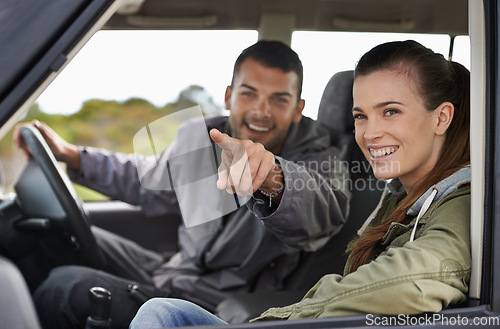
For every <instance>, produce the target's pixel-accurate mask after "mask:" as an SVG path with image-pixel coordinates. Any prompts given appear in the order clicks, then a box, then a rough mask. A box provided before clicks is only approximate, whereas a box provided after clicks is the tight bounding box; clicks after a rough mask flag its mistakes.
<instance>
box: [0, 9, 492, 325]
mask: <svg viewBox="0 0 500 329" xmlns="http://www.w3.org/2000/svg"><path fill="white" fill-rule="evenodd" d="M3 6H5V7H4V8H3V10H2V7H3ZM499 13H500V8H499V6H498V5H497V4H496V1H493V0H469V1H467V0H459V1H457V0H446V1H444V0H443V1H434V0H387V1H383V2H378V1H377V2H374V1H370V0H313V1H310V0H302V1H301V0H297V1H295V0H294V1H279V0H270V1H266V0H258V1H253V2H249V1H243V0H232V1H224V0H221V1H197V0H189V1H174V0H124V1H113V0H92V1H85V0H78V1H66V0H47V1H41V2H40V1H38V0H29V1H23V2H22V3H19V4H17V5H14V4H12V3H10V2H9V3H8V4H5V5H0V21H4V22H6V28H5V29H4V30H3V31H2V32H0V45H2V47H0V72H5V77H6V78H5V79H0V80H3V81H0V125H1V126H0V136H5V135H7V134H9V133H10V129H11V128H12V127H13V126H14V125H15V123H16V122H18V120H20V119H22V118H23V115H24V114H25V113H26V112H27V111H28V109H29V108H30V106H31V104H32V103H33V102H34V101H35V100H36V99H37V97H38V96H39V95H40V94H41V93H42V92H43V90H44V89H45V88H47V86H48V85H49V84H50V83H51V81H53V80H54V79H55V78H56V77H57V75H58V74H59V73H60V72H61V71H62V70H63V69H64V68H65V67H66V65H67V64H68V62H69V61H71V60H72V59H73V58H74V57H75V56H76V54H77V53H78V51H79V50H80V49H81V48H82V47H84V45H85V44H86V43H87V42H88V40H89V39H90V38H91V37H92V35H94V34H95V33H96V32H97V31H99V30H155V29H157V30H238V29H241V30H245V29H252V30H257V31H258V33H259V39H279V40H283V41H285V42H286V43H288V44H289V43H290V40H291V35H292V33H293V32H294V31H296V30H298V31H323V32H327V31H352V32H360V33H369V32H398V33H422V34H445V35H449V36H450V47H449V49H450V50H449V56H450V57H451V56H452V54H453V44H454V40H455V37H457V36H464V35H465V36H469V37H470V39H471V51H470V52H471V54H472V58H471V103H472V104H473V106H472V108H473V110H474V111H476V108H477V109H478V110H477V113H476V114H475V115H472V116H471V145H472V147H471V158H472V170H473V171H472V177H473V178H472V181H473V185H472V210H471V211H472V219H471V230H472V231H471V249H472V260H473V271H472V273H471V283H470V290H469V300H468V301H467V303H465V304H464V305H460V306H458V307H455V308H452V309H446V310H443V311H442V312H440V314H444V315H447V316H456V315H457V314H458V315H461V316H463V317H465V318H469V319H472V318H474V317H482V318H486V317H496V318H497V319H498V318H500V317H499V316H498V314H499V313H500V294H499V293H498V292H499V291H500V286H499V285H500V281H499V280H498V278H497V277H498V274H497V273H496V272H497V271H498V269H499V265H498V264H500V257H499V256H498V254H499V253H497V252H496V250H495V249H496V248H495V246H496V242H495V241H500V240H499V239H500V230H499V229H498V226H499V225H498V223H499V220H498V219H497V215H496V214H497V213H500V212H498V210H497V207H498V206H497V204H498V201H496V199H497V198H495V195H496V193H500V184H497V183H496V177H497V176H498V175H497V174H499V173H500V169H497V167H498V164H497V163H498V161H497V160H496V159H497V157H498V156H497V155H496V145H497V137H496V131H498V129H499V126H500V119H499V118H500V115H497V111H498V110H499V109H500V105H499V104H497V103H498V99H497V98H498V97H497V96H496V94H497V87H498V85H499V84H500V82H498V81H497V79H498V76H499V75H498V74H497V72H498V67H499V66H498V63H497V62H498V58H497V57H498V56H497V54H498V52H499V50H498V36H499V35H500V33H498V31H497V30H498V16H499V15H500V14H499ZM326 46H328V45H325V47H326ZM335 46H336V45H334V47H335ZM342 47H345V45H342ZM338 51H339V52H341V51H342V48H341V47H339V49H338ZM20 67H21V68H20ZM325 67H326V64H325ZM331 75H332V77H331V79H330V81H329V82H328V83H327V85H326V86H325V88H324V91H323V95H322V97H321V100H320V103H319V104H320V105H319V108H318V111H317V120H318V121H319V122H321V123H322V124H324V125H325V126H327V127H328V128H329V129H330V130H331V131H332V135H333V136H335V140H333V141H332V143H334V144H337V145H338V146H339V147H341V149H342V151H343V152H344V153H343V154H344V155H345V156H344V158H345V159H346V161H347V162H348V163H349V164H351V163H354V162H360V161H364V162H366V160H365V159H364V156H363V154H362V153H361V151H360V150H359V148H358V147H357V145H356V142H355V140H354V134H353V128H354V127H353V119H352V111H351V110H352V93H351V92H352V83H353V72H352V70H345V71H340V72H331ZM497 121H498V122H497ZM23 136H24V137H25V139H26V140H27V142H28V144H30V148H31V149H32V150H33V153H34V156H33V157H34V160H32V161H31V162H29V163H28V165H27V166H26V167H25V168H23V170H22V174H21V175H20V176H19V177H18V178H17V179H16V183H15V193H14V194H11V195H5V196H2V201H1V202H0V239H1V240H2V241H3V242H5V243H6V244H10V245H13V244H15V243H17V241H15V239H16V237H17V235H10V233H9V232H11V231H12V228H15V230H21V231H23V232H25V233H26V237H27V238H29V239H30V241H26V242H23V243H22V244H21V245H22V246H23V248H24V246H26V248H29V247H30V246H32V245H33V243H34V242H33V243H32V241H31V240H38V239H39V238H40V236H41V235H44V234H48V235H50V234H51V233H50V232H51V231H53V230H55V231H61V230H62V231H69V232H71V234H69V235H68V238H69V239H70V240H71V241H72V242H71V245H73V246H76V247H75V248H77V249H78V250H80V251H79V252H78V256H75V257H76V258H75V261H76V262H78V263H79V262H83V263H85V264H91V265H92V266H94V267H96V268H99V267H100V266H101V263H100V262H101V261H102V259H101V256H100V254H99V250H98V247H97V245H96V243H95V240H94V239H93V236H92V233H91V230H90V225H95V226H99V227H101V228H104V229H106V230H109V231H112V232H114V233H117V234H119V235H122V236H124V237H126V238H129V239H132V240H134V241H136V242H137V243H139V244H141V245H142V246H144V247H146V248H150V249H152V250H155V251H158V252H161V253H162V254H164V255H165V256H167V257H168V256H169V255H172V254H173V253H175V252H176V248H177V236H176V234H177V227H178V226H179V225H182V220H181V219H180V218H179V217H172V218H165V217H160V216H152V217H146V216H145V215H144V213H143V212H142V210H141V209H140V207H137V206H132V205H128V204H125V203H123V202H120V201H116V200H108V201H104V202H85V201H82V200H81V199H80V198H79V196H78V195H76V192H75V191H74V188H73V187H72V184H71V183H70V182H69V179H68V177H67V175H66V173H65V172H64V170H63V169H62V168H61V167H60V166H59V164H58V163H57V161H56V160H55V158H54V156H53V155H52V154H51V152H50V150H48V146H47V145H46V143H45V141H44V140H43V137H41V136H40V134H39V133H38V132H37V130H36V129H25V130H24V131H23ZM349 168H353V166H350V165H349ZM498 177H500V176H498ZM351 178H352V182H353V186H351V192H352V200H351V202H350V205H349V206H350V212H349V217H348V220H347V224H346V225H345V226H344V227H343V228H342V230H341V231H340V232H339V233H338V234H337V235H336V236H334V237H333V238H332V239H330V241H329V242H328V243H327V244H326V245H325V246H324V247H323V248H322V249H320V250H318V251H316V252H303V253H302V254H301V261H300V265H299V266H298V267H297V268H296V270H295V271H294V272H293V273H292V274H291V275H290V276H289V277H288V278H287V280H286V282H285V287H284V289H283V290H282V291H276V292H259V293H250V294H243V295H236V296H233V297H231V298H228V299H226V300H224V301H223V302H222V303H220V304H219V305H218V307H217V310H216V314H217V315H218V316H219V317H221V318H222V319H223V320H225V321H226V322H228V323H229V324H230V326H227V327H226V328H297V329H298V328H300V329H302V328H332V327H366V318H365V317H364V316H352V317H340V318H331V319H315V320H299V321H271V322H267V323H246V322H247V321H248V320H249V319H251V318H253V317H255V316H257V315H259V314H260V313H262V312H263V311H264V310H266V309H268V308H269V307H275V306H284V305H289V304H291V303H294V302H297V301H299V300H300V299H301V298H302V296H303V295H304V293H305V292H306V291H307V290H308V289H309V288H310V287H311V286H312V285H313V284H314V283H315V282H316V281H317V280H318V279H319V278H321V277H322V276H323V275H325V274H328V273H342V272H343V267H344V263H345V260H346V254H345V250H346V247H347V244H348V242H349V241H350V240H351V238H352V237H353V236H355V234H356V231H357V230H358V229H359V228H360V226H361V225H362V223H363V222H364V220H365V219H366V218H367V216H368V215H369V214H370V213H371V211H372V210H373V209H374V208H375V207H376V205H377V203H378V202H379V199H380V195H381V192H382V189H383V187H384V182H383V181H378V180H377V179H375V177H374V176H372V175H371V174H370V173H369V174H361V173H359V172H351ZM34 186H35V187H36V188H34ZM497 186H498V187H497ZM47 205H50V207H47ZM47 209H48V210H47ZM90 223H91V224H90ZM23 236H24V235H23ZM24 252H26V250H20V251H19V253H20V254H22V253H24ZM14 256H16V255H14ZM14 258H16V257H14ZM64 261H67V260H64ZM22 265H23V264H19V263H18V262H17V263H16V262H13V261H12V260H10V259H8V258H6V257H3V256H0V291H2V293H1V294H0V327H2V328H4V327H5V328H33V329H40V328H41V326H40V323H39V321H38V318H37V314H36V311H35V308H34V305H33V301H32V298H31V295H30V288H31V287H30V283H27V282H26V281H25V280H24V278H23V276H22V274H21V272H20V271H19V267H20V266H21V267H22ZM103 288H105V287H103ZM418 317H419V316H415V319H418ZM416 323H418V324H421V325H419V327H422V328H427V327H429V328H430V327H433V325H429V324H428V323H421V322H418V321H416ZM482 324H483V323H482ZM497 325H498V323H497V324H496V325H491V323H486V324H484V325H482V326H481V327H484V328H494V327H496V326H497ZM200 328H204V327H200ZM206 328H209V327H206ZM210 328H211V326H210Z"/></svg>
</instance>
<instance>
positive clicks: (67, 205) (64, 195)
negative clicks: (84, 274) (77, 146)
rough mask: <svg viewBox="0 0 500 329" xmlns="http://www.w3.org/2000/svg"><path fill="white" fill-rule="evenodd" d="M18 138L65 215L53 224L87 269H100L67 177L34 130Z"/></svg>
mask: <svg viewBox="0 0 500 329" xmlns="http://www.w3.org/2000/svg"><path fill="white" fill-rule="evenodd" d="M20 132H21V136H22V137H23V139H24V141H25V143H26V145H27V146H28V147H29V149H30V151H31V155H32V158H33V160H34V162H35V163H36V164H37V165H38V167H39V168H40V170H41V172H42V173H43V175H44V176H45V178H46V179H47V181H48V184H49V185H50V187H51V189H52V191H53V192H54V194H55V196H56V198H57V201H58V202H59V204H60V206H61V208H62V211H63V213H64V216H63V218H58V220H57V221H56V220H52V222H57V224H56V225H53V226H56V227H62V228H63V229H64V230H66V231H68V232H69V233H70V234H71V236H72V237H71V238H72V240H73V242H74V245H75V246H76V247H77V249H78V252H79V253H81V255H82V256H83V258H84V259H85V260H86V261H87V262H88V263H89V265H90V266H93V267H95V268H103V266H104V257H103V255H102V253H101V250H100V248H99V246H98V245H97V242H96V240H95V237H94V235H93V234H92V231H91V230H90V224H89V222H90V221H89V217H88V214H87V212H86V210H85V209H84V207H83V201H82V200H81V199H80V197H79V196H78V195H77V193H76V191H75V189H74V188H73V185H72V184H71V181H70V179H69V177H68V175H67V174H66V173H65V172H64V171H63V170H62V168H61V167H60V166H59V164H58V162H57V160H56V158H55V157H54V154H53V153H52V151H51V150H50V148H49V146H48V145H47V142H46V141H45V139H44V138H43V136H42V134H41V133H40V132H39V131H38V129H36V128H35V127H33V126H30V125H27V126H24V127H22V128H21V131H20Z"/></svg>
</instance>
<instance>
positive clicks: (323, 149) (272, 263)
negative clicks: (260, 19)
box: [69, 117, 349, 310]
mask: <svg viewBox="0 0 500 329" xmlns="http://www.w3.org/2000/svg"><path fill="white" fill-rule="evenodd" d="M206 124H207V127H208V128H209V129H211V128H217V129H219V130H221V131H222V132H226V133H228V134H230V129H229V122H228V120H227V118H226V117H217V118H210V119H207V121H206ZM184 131H189V127H186V130H184ZM188 136H189V134H183V133H182V132H181V131H179V134H178V140H179V139H180V138H188ZM81 156H82V157H81V161H82V165H81V168H82V169H81V172H78V173H77V172H71V171H70V172H69V174H70V177H71V178H72V180H74V181H75V182H76V183H79V184H82V185H84V186H87V187H89V188H92V189H94V190H96V191H98V192H101V193H103V194H105V195H108V196H110V197H111V198H112V199H118V200H122V201H125V202H127V203H130V204H134V205H141V206H142V209H143V210H144V211H145V212H146V214H150V215H160V214H166V213H169V212H170V213H171V212H178V211H179V206H178V204H177V200H176V195H175V192H174V191H165V190H159V191H153V190H148V189H145V188H144V187H143V186H142V185H141V184H140V181H139V177H138V174H137V166H136V163H137V161H141V162H142V161H152V159H149V158H141V159H139V160H137V159H136V158H134V156H132V155H125V154H117V153H110V152H107V151H104V150H97V149H92V148H86V149H83V151H82V152H81ZM276 159H277V161H279V163H280V165H281V168H282V170H283V173H284V178H285V190H284V193H283V196H282V199H281V202H280V205H279V206H278V207H277V208H270V207H269V202H268V198H267V197H265V196H264V195H261V194H260V193H259V192H256V193H254V195H253V196H252V197H251V198H250V200H249V201H248V202H247V203H246V206H242V207H240V208H239V209H237V210H235V211H233V212H232V213H230V214H228V215H226V216H223V217H221V218H218V219H215V220H212V221H209V222H207V223H205V224H201V225H197V226H194V227H190V228H185V227H184V226H181V227H180V228H179V247H180V251H179V252H178V253H177V254H175V255H174V256H173V257H172V258H171V259H170V260H169V261H168V262H167V263H165V264H163V265H162V266H161V267H160V268H159V269H157V270H156V271H155V273H154V277H153V280H154V282H155V284H156V286H157V287H158V288H160V289H162V290H164V291H167V292H168V294H169V295H170V296H172V297H178V298H185V299H188V300H191V301H194V302H196V303H198V304H200V305H201V306H204V307H206V308H208V309H211V310H213V309H214V307H215V306H216V305H217V304H218V303H219V302H220V301H221V300H223V299H224V298H226V297H227V296H229V295H232V294H235V293H244V292H249V291H259V290H275V289H279V288H281V287H282V286H283V280H284V279H285V278H286V276H287V275H288V274H290V272H291V271H292V270H293V269H294V268H295V267H296V266H297V264H298V260H299V252H300V250H308V251H311V250H316V249H318V248H319V247H321V246H323V245H324V244H325V243H326V242H327V241H328V239H329V237H331V236H333V235H334V234H336V233H337V232H338V231H339V230H340V229H341V227H342V225H343V223H344V221H345V218H346V213H347V211H348V199H349V193H348V192H347V190H346V189H345V187H346V185H347V184H345V182H346V181H347V180H348V179H349V177H348V173H347V172H346V171H345V169H346V168H345V166H339V165H338V164H339V163H340V162H339V161H340V160H341V155H340V150H339V148H337V147H334V146H331V138H330V135H329V131H328V130H327V129H326V128H324V127H322V126H320V125H319V124H317V123H316V122H314V121H313V120H311V119H309V118H307V117H303V118H302V119H301V120H300V122H299V123H297V124H294V125H292V127H291V128H290V132H289V135H288V137H287V140H286V142H285V144H284V146H283V149H282V152H281V154H280V155H279V156H276Z"/></svg>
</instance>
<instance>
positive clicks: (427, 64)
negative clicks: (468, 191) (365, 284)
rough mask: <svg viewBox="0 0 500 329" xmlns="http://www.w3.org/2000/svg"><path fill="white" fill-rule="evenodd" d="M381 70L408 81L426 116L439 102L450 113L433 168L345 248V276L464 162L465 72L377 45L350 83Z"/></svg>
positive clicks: (428, 55)
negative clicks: (382, 218)
mask: <svg viewBox="0 0 500 329" xmlns="http://www.w3.org/2000/svg"><path fill="white" fill-rule="evenodd" d="M387 69H389V70H394V71H400V72H401V73H402V74H406V75H407V76H408V77H409V78H410V79H412V80H413V83H412V87H413V88H414V90H415V91H416V92H417V93H418V94H419V95H420V96H421V97H422V99H423V100H424V105H425V107H426V109H427V110H428V111H433V110H435V109H436V108H437V107H438V106H439V105H440V104H442V103H443V102H451V103H452V104H453V105H454V107H455V111H454V116H453V119H452V122H451V124H450V126H449V127H448V130H447V132H446V137H445V142H444V145H443V147H442V150H441V154H440V157H439V159H438V161H437V163H436V165H435V166H434V168H433V169H432V170H431V171H430V172H429V174H428V175H427V177H425V179H424V180H422V181H420V182H418V183H417V186H416V187H415V188H412V190H411V192H410V193H409V194H408V195H407V196H406V197H405V198H404V199H403V200H401V201H400V202H399V204H398V206H397V207H396V209H395V210H394V212H393V213H392V214H391V215H390V216H389V217H388V218H387V219H386V220H385V221H384V222H382V223H381V224H380V225H378V226H374V227H369V228H367V229H366V230H365V232H364V233H363V235H362V236H361V237H359V238H358V239H357V240H356V241H354V242H353V244H352V245H351V247H350V249H349V252H350V255H349V258H350V263H351V266H350V271H351V272H354V271H356V270H357V269H358V267H359V266H361V265H363V264H366V263H368V262H370V261H371V260H372V259H373V258H374V257H375V256H376V255H374V252H375V249H376V247H377V246H378V242H379V241H380V239H381V238H382V237H383V236H384V235H385V233H386V232H387V230H388V229H389V227H390V225H391V223H393V222H398V223H403V224H408V223H409V222H410V221H411V219H412V217H410V216H408V215H407V211H408V209H409V208H410V207H411V206H412V205H413V204H414V203H415V202H416V201H417V200H418V198H419V197H420V196H421V195H422V194H423V193H425V191H426V190H427V189H429V188H430V187H431V186H433V185H435V184H437V183H438V182H440V181H441V180H443V179H444V178H446V177H448V176H449V175H451V174H452V173H454V172H455V171H457V170H459V169H460V168H463V167H465V166H467V165H468V164H469V163H470V149H469V129H470V127H469V122H470V104H469V98H470V96H469V95H470V73H469V71H468V70H467V69H466V68H465V67H463V66H462V65H461V64H459V63H456V62H452V61H448V60H446V59H445V58H444V57H443V55H441V54H437V53H434V52H433V51H432V50H430V49H428V48H425V47H424V46H422V45H421V44H419V43H417V42H415V41H412V40H407V41H396V42H388V43H384V44H381V45H379V46H376V47H375V48H373V49H372V50H370V51H369V52H367V53H366V54H365V55H363V56H362V57H361V59H360V60H359V62H358V64H357V65H356V69H355V70H354V81H356V77H358V76H363V75H368V74H370V73H373V72H375V71H379V70H387Z"/></svg>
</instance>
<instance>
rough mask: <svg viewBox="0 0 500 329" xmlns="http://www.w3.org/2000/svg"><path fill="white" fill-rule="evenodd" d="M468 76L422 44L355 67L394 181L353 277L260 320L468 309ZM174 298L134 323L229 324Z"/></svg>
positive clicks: (380, 154) (362, 109) (361, 244)
mask: <svg viewBox="0 0 500 329" xmlns="http://www.w3.org/2000/svg"><path fill="white" fill-rule="evenodd" d="M469 87H470V80H469V72H468V70H467V69H465V68H464V67H463V66H462V65H460V64H458V63H455V62H451V61H447V60H446V59H445V58H444V57H443V56H442V55H440V54H436V53H434V52H433V51H432V50H430V49H427V48H425V47H423V46H422V45H420V44H418V43H417V42H414V41H404V42H389V43H385V44H382V45H379V46H377V47H375V48H373V49H372V50H370V51H369V52H367V53H366V54H365V55H363V56H362V57H361V59H360V60H359V62H358V64H357V65H356V68H355V73H354V87H353V100H354V104H353V110H352V114H353V117H354V121H355V137H356V141H357V143H358V145H359V147H360V148H361V149H362V151H363V153H364V154H365V156H366V158H367V159H368V160H369V161H370V163H371V165H372V168H373V171H374V173H375V175H376V176H377V178H380V179H385V180H391V181H390V183H389V184H388V188H387V190H386V191H385V192H384V195H383V197H382V199H381V202H380V204H379V206H378V207H377V209H376V210H375V211H374V212H373V215H372V216H371V217H370V218H369V219H368V220H367V221H366V222H365V224H364V225H363V227H362V228H361V231H362V233H361V235H360V236H359V237H358V238H357V239H355V240H354V241H352V243H351V245H350V248H349V253H350V254H349V259H348V262H347V264H346V267H345V273H344V276H341V275H337V274H332V275H327V276H325V277H323V278H322V279H321V280H320V281H319V282H318V283H317V284H316V285H315V286H314V287H312V288H311V290H309V292H307V294H306V295H305V296H304V298H303V299H302V300H301V301H300V302H298V303H296V304H293V305H290V306H286V307H282V308H272V309H269V310H267V311H266V312H264V313H263V314H262V315H261V316H260V317H258V318H257V319H255V321H260V320H277V319H307V318H321V317H332V316H347V315H356V314H368V313H373V314H419V313H423V312H439V311H441V310H442V309H443V308H447V307H449V306H452V305H456V304H459V303H461V302H463V301H465V299H466V296H467V292H468V281H469V274H470V267H471V260H470V242H469V225H470V224H469V219H470V169H469V161H470V153H469V118H470V114H469V110H470V105H469ZM223 323H224V322H223V321H222V320H220V319H219V318H217V317H216V316H214V315H213V314H211V313H210V312H208V311H205V310H204V309H203V308H201V307H199V306H197V305H195V304H193V303H191V302H188V301H185V300H182V299H173V298H155V299H151V300H149V301H148V302H146V303H145V304H144V305H143V306H142V307H141V308H140V309H139V311H138V313H137V315H136V316H135V318H134V319H133V321H132V322H131V324H130V328H131V329H136V328H141V329H144V328H164V327H180V326H193V325H212V324H223Z"/></svg>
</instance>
